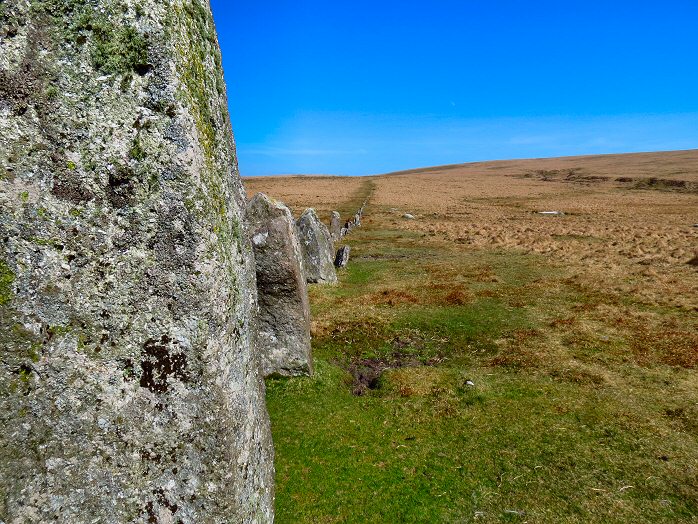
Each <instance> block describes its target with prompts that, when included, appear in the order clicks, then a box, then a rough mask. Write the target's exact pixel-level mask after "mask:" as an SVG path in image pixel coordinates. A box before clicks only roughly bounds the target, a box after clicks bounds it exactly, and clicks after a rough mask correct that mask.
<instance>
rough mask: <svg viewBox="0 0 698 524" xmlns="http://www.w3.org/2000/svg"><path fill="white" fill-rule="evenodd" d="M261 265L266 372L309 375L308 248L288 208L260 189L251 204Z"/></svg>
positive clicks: (260, 343)
mask: <svg viewBox="0 0 698 524" xmlns="http://www.w3.org/2000/svg"><path fill="white" fill-rule="evenodd" d="M246 220H247V224H248V229H249V234H250V236H251V238H252V247H253V248H254V254H255V264H256V267H257V291H258V297H259V298H258V300H259V313H258V315H257V320H256V323H255V324H256V326H255V328H256V341H255V346H256V347H257V348H258V352H259V354H260V358H261V361H262V372H263V373H264V375H265V376H269V375H274V374H277V375H283V376H297V375H310V374H311V373H312V371H313V368H312V357H311V352H310V306H309V304H308V287H307V284H306V281H305V273H304V271H303V252H302V250H301V246H300V243H299V242H298V236H297V235H296V225H295V223H294V221H293V216H292V215H291V212H290V211H289V209H288V208H287V207H286V206H285V205H284V204H282V203H281V202H277V201H274V200H272V199H270V198H269V197H267V196H266V195H265V194H263V193H258V194H257V195H255V196H254V198H252V200H250V202H249V203H248V204H247V217H246Z"/></svg>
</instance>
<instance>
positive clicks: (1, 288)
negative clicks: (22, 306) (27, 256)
mask: <svg viewBox="0 0 698 524" xmlns="http://www.w3.org/2000/svg"><path fill="white" fill-rule="evenodd" d="M14 281H15V274H14V273H13V272H12V270H11V269H10V266H8V265H7V264H6V263H5V262H4V261H3V260H0V306H4V305H6V304H9V302H10V301H11V300H12V296H13V294H14V293H13V291H12V283H13V282H14Z"/></svg>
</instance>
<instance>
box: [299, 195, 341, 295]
mask: <svg viewBox="0 0 698 524" xmlns="http://www.w3.org/2000/svg"><path fill="white" fill-rule="evenodd" d="M296 226H297V228H298V239H299V240H300V243H301V249H302V251H303V265H304V268H305V275H306V279H307V281H308V282H311V283H316V284H317V283H320V284H334V283H336V282H337V272H336V271H335V269H334V265H333V264H332V261H333V260H332V255H333V252H334V245H333V243H332V239H331V238H330V232H329V230H328V229H327V226H325V224H323V223H322V222H321V221H320V219H319V218H318V216H317V214H316V213H315V210H314V209H312V208H310V209H306V210H305V211H304V212H303V214H302V215H301V217H300V218H299V219H298V221H297V222H296Z"/></svg>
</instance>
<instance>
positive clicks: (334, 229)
mask: <svg viewBox="0 0 698 524" xmlns="http://www.w3.org/2000/svg"><path fill="white" fill-rule="evenodd" d="M330 238H331V239H332V242H339V241H340V240H341V239H342V215H340V214H339V213H338V212H337V211H332V215H331V216H330Z"/></svg>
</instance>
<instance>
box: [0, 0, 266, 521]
mask: <svg viewBox="0 0 698 524" xmlns="http://www.w3.org/2000/svg"><path fill="white" fill-rule="evenodd" d="M0 7H1V9H0V137H2V138H1V140H0V142H1V146H0V521H2V522H7V523H10V522H59V523H71V524H81V523H88V522H100V523H105V524H109V523H121V522H138V523H145V522H159V523H167V522H171V523H175V522H181V523H184V524H191V523H203V522H271V521H272V519H273V507H272V506H273V482H274V479H273V451H272V444H271V436H270V431H269V423H268V417H267V413H266V408H265V405H264V384H263V382H262V380H261V374H260V373H259V365H258V359H257V358H256V357H255V356H254V353H253V351H252V349H251V345H250V319H251V313H252V309H253V307H254V304H255V294H256V291H255V285H254V266H253V264H254V261H253V256H252V250H251V246H250V244H249V240H247V239H246V236H245V235H244V233H243V230H242V227H241V226H242V208H243V206H244V204H245V200H244V196H243V190H242V185H241V182H240V178H239V175H238V169H237V163H236V161H235V146H234V143H233V136H232V132H231V129H230V122H229V117H228V112H227V97H226V91H225V83H224V81H223V75H222V71H221V67H220V64H221V61H220V52H219V49H218V43H217V39H216V33H215V29H214V24H213V19H212V16H211V10H210V7H209V3H208V1H206V0H167V1H160V0H139V1H138V2H134V1H132V0H92V1H89V2H86V1H85V2H78V1H65V2H57V1H55V0H32V1H31V2H30V1H28V0H5V1H3V2H2V5H1V6H0Z"/></svg>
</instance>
